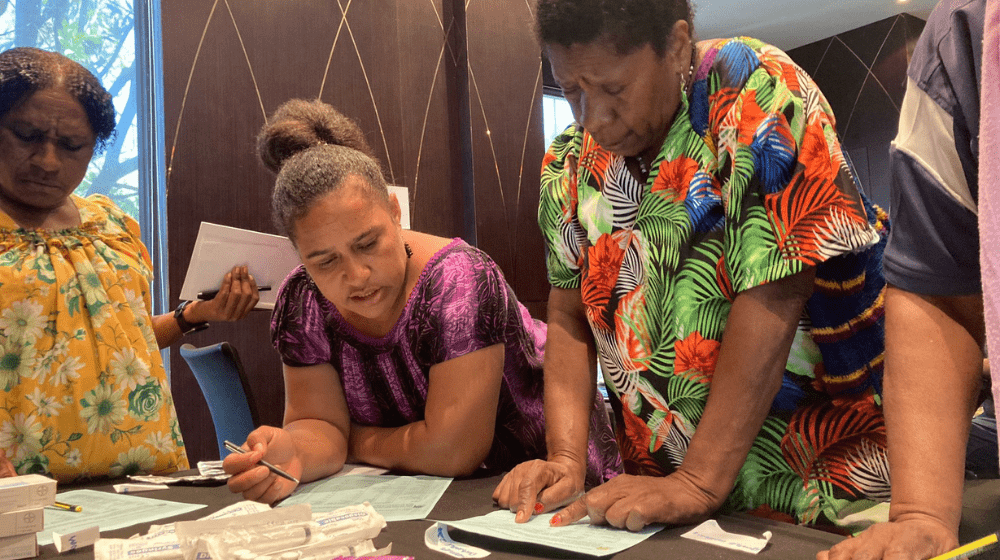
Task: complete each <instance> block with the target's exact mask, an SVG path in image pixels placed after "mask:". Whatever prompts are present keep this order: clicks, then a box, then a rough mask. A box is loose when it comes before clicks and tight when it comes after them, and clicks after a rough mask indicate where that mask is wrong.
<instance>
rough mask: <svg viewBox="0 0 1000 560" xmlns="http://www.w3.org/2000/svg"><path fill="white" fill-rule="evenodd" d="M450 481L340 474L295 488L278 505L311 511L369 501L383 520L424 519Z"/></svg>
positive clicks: (429, 478)
mask: <svg viewBox="0 0 1000 560" xmlns="http://www.w3.org/2000/svg"><path fill="white" fill-rule="evenodd" d="M449 484H451V479H450V478H440V477H436V476H389V475H383V476H369V475H355V476H341V477H331V478H326V479H323V480H319V481H316V482H311V483H309V484H303V485H302V486H299V487H298V489H296V491H295V493H294V494H292V495H291V496H290V497H289V498H288V499H286V500H285V501H283V502H281V504H280V506H279V507H284V506H292V505H296V504H310V505H312V508H313V511H314V512H319V511H333V510H335V509H338V508H342V507H345V506H349V505H352V504H360V503H361V502H369V503H370V504H371V505H372V507H373V508H375V511H377V512H379V513H380V514H382V516H383V517H385V520H386V521H406V520H408V519H424V518H426V517H427V516H428V515H430V513H431V510H432V509H434V506H435V505H436V504H437V502H438V500H439V499H441V495H442V494H444V491H445V490H447V489H448V485H449Z"/></svg>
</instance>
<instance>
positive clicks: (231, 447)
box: [222, 440, 299, 484]
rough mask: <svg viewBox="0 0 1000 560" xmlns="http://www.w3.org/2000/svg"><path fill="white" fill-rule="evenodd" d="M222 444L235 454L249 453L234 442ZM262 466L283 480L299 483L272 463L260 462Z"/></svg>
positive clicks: (227, 441)
mask: <svg viewBox="0 0 1000 560" xmlns="http://www.w3.org/2000/svg"><path fill="white" fill-rule="evenodd" d="M222 443H223V444H224V445H225V446H226V449H228V450H230V451H232V452H233V453H247V451H246V450H245V449H243V448H242V447H240V446H238V445H236V444H235V443H233V442H231V441H229V440H225V441H223V442H222ZM260 464H261V465H264V466H265V467H267V468H268V469H270V470H271V472H273V473H274V474H276V475H278V476H280V477H281V478H286V479H288V480H291V481H292V482H294V483H295V484H298V483H299V479H297V478H295V477H294V476H292V475H290V474H288V473H286V472H285V471H283V470H281V469H279V468H278V467H276V466H274V465H272V464H271V463H268V462H267V461H265V460H263V459H261V460H260Z"/></svg>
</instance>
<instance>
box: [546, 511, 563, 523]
mask: <svg viewBox="0 0 1000 560" xmlns="http://www.w3.org/2000/svg"><path fill="white" fill-rule="evenodd" d="M560 522H562V518H561V517H559V514H558V513H557V514H555V515H553V516H552V519H549V525H558V524H559V523H560Z"/></svg>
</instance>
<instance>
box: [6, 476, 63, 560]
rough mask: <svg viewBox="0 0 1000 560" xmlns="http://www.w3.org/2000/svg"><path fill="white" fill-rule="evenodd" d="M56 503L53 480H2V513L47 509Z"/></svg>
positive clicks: (34, 478) (19, 477) (29, 477)
mask: <svg viewBox="0 0 1000 560" xmlns="http://www.w3.org/2000/svg"><path fill="white" fill-rule="evenodd" d="M55 501H56V481H55V480H52V479H51V478H48V477H45V476H42V475H40V474H26V475H22V476H12V477H9V478H0V512H6V511H14V510H18V509H28V508H38V507H45V506H50V505H52V504H53V503H55ZM0 560H3V558H2V557H0Z"/></svg>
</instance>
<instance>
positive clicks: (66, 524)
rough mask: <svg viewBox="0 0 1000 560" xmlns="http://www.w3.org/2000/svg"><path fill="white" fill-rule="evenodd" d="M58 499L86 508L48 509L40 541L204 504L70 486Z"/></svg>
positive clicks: (129, 523) (159, 516) (127, 524)
mask: <svg viewBox="0 0 1000 560" xmlns="http://www.w3.org/2000/svg"><path fill="white" fill-rule="evenodd" d="M56 500H58V501H60V502H65V503H67V504H73V505H76V506H81V507H82V508H83V511H80V512H75V511H63V510H59V509H54V508H46V509H45V530H44V531H41V532H40V533H38V544H39V545H44V544H50V543H52V533H53V532H55V533H60V534H63V535H65V534H68V533H73V532H75V531H77V530H79V529H83V528H85V527H90V526H92V525H97V526H99V527H100V528H101V531H102V532H103V531H111V530H113V529H121V528H122V527H131V526H132V525H137V524H139V523H148V522H150V521H156V520H157V519H163V518H164V517H173V516H175V515H180V514H182V513H187V512H189V511H194V510H197V509H201V508H203V507H205V506H204V505H202V504H184V503H180V502H168V501H166V500H156V499H153V498H142V497H139V496H130V495H127V494H112V493H110V492H98V491H97V490H70V491H69V492H60V493H59V494H56Z"/></svg>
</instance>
